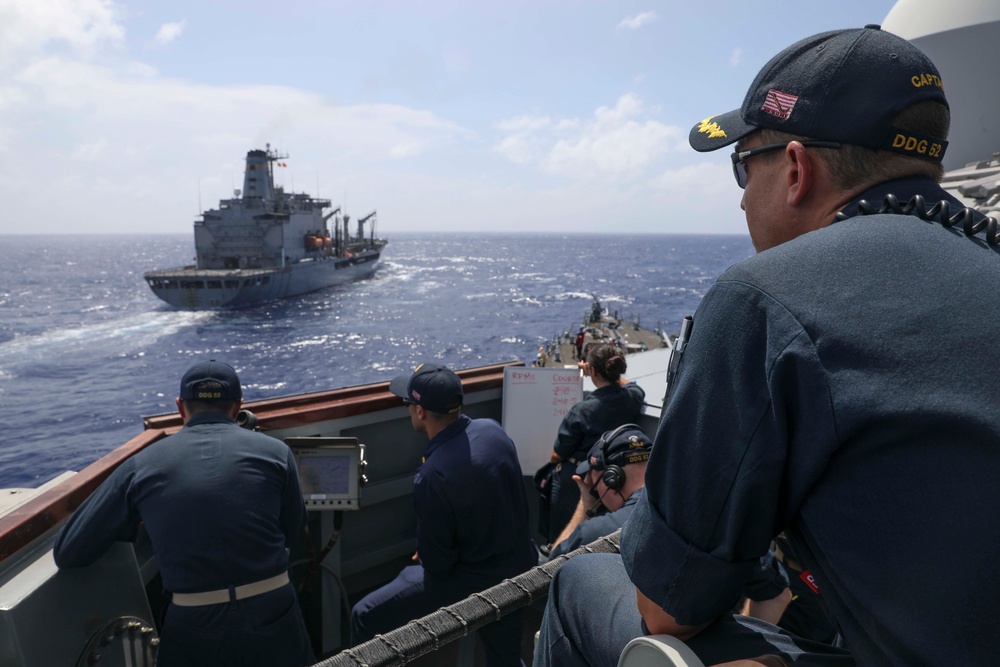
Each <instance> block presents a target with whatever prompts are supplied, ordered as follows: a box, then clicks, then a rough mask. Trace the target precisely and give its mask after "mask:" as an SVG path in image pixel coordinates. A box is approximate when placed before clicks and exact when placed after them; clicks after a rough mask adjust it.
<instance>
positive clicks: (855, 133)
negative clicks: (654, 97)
mask: <svg viewBox="0 0 1000 667" xmlns="http://www.w3.org/2000/svg"><path fill="white" fill-rule="evenodd" d="M927 100H932V101H935V102H940V103H941V104H944V105H945V106H947V104H948V102H947V100H946V99H945V95H944V87H943V85H942V83H941V76H940V74H939V73H938V70H937V67H935V66H934V63H933V62H931V60H930V58H928V57H927V56H926V55H924V53H923V52H922V51H921V50H920V49H918V48H917V47H916V46H914V45H913V44H911V43H910V42H908V41H906V40H905V39H903V38H902V37H898V36H897V35H894V34H892V33H890V32H886V31H884V30H882V29H881V28H880V27H879V26H877V25H869V26H865V27H864V28H852V29H849V30H835V31H831V32H824V33H820V34H818V35H814V36H812V37H807V38H806V39H803V40H801V41H799V42H796V43H795V44H793V45H791V46H789V47H788V48H787V49H785V50H784V51H782V52H781V53H779V54H778V55H776V56H774V57H773V58H771V60H770V61H768V63H767V64H766V65H764V67H763V69H761V70H760V72H759V73H758V74H757V77H756V78H755V79H754V81H753V83H752V84H751V85H750V90H749V91H747V95H746V98H744V100H743V106H741V107H740V108H739V109H736V110H734V111H730V112H728V113H724V114H720V115H718V116H710V117H709V118H706V119H705V120H703V121H701V122H700V123H698V124H697V125H695V126H694V127H693V128H692V129H691V134H690V135H689V137H688V141H689V143H690V144H691V147H692V148H694V149H695V150H696V151H701V152H705V151H714V150H716V149H719V148H722V147H723V146H728V145H729V144H732V143H734V142H736V141H739V140H740V139H742V138H743V137H745V136H747V135H748V134H750V133H751V132H753V131H754V130H757V129H760V128H770V129H772V130H779V131H781V132H787V133H789V134H797V135H800V136H803V137H809V138H812V139H820V140H825V141H838V142H840V143H844V144H853V145H856V146H864V147H866V148H871V149H875V150H879V149H884V150H891V151H895V152H898V153H903V154H906V155H912V156H914V157H921V158H926V159H929V160H934V161H936V162H940V161H941V159H942V158H943V157H944V150H945V148H946V147H947V145H948V142H947V141H945V139H944V137H928V136H924V135H916V134H915V133H913V132H907V131H905V130H901V129H899V128H896V127H894V126H893V125H892V120H893V118H895V117H896V116H897V115H898V114H899V113H900V112H902V111H904V110H906V109H908V108H909V107H911V106H913V105H914V104H917V103H918V102H924V101H927Z"/></svg>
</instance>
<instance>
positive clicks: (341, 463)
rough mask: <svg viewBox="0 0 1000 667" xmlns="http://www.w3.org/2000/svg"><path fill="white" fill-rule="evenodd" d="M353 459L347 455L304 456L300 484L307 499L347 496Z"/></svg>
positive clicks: (300, 465)
mask: <svg viewBox="0 0 1000 667" xmlns="http://www.w3.org/2000/svg"><path fill="white" fill-rule="evenodd" d="M350 475H351V457H350V456H348V455H347V454H342V455H341V454H337V455H333V454H326V455H323V456H302V457H300V458H299V483H300V484H301V485H302V495H303V496H305V497H307V498H308V497H310V496H317V495H324V496H327V495H337V496H346V495H347V493H348V491H349V490H350V479H351V478H350Z"/></svg>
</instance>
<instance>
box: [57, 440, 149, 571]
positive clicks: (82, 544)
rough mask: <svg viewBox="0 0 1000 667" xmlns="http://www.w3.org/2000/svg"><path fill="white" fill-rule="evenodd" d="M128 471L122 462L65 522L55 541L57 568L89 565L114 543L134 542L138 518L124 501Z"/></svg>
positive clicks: (128, 463)
mask: <svg viewBox="0 0 1000 667" xmlns="http://www.w3.org/2000/svg"><path fill="white" fill-rule="evenodd" d="M132 470H133V463H132V461H131V459H129V460H126V461H124V462H122V464H121V465H120V466H118V468H117V469H116V470H115V471H114V472H113V473H111V476H110V477H108V478H107V479H106V480H104V483H103V484H101V485H100V486H99V487H97V490H96V491H94V492H93V493H92V494H90V497H89V498H87V500H85V501H84V502H83V504H82V505H80V507H78V508H77V510H76V512H74V513H73V516H71V517H70V518H69V521H67V522H66V525H65V526H63V527H62V529H61V530H60V531H59V535H58V536H57V537H56V544H55V548H54V550H53V554H52V555H53V557H54V558H55V561H56V565H57V566H59V567H83V566H84V565H90V564H91V563H93V562H94V561H95V560H97V559H98V558H100V557H101V556H102V555H103V554H104V552H105V551H107V550H108V549H109V548H110V547H111V545H112V544H114V543H115V542H131V541H133V540H134V539H135V538H136V533H137V529H138V527H139V515H138V513H137V512H136V511H135V510H134V509H133V508H132V506H131V503H130V502H129V498H128V489H129V484H130V481H131V479H132Z"/></svg>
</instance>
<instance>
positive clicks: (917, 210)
mask: <svg viewBox="0 0 1000 667" xmlns="http://www.w3.org/2000/svg"><path fill="white" fill-rule="evenodd" d="M951 206H952V205H951V202H948V201H939V202H938V203H936V204H934V206H932V207H931V208H930V209H929V210H928V209H927V206H926V204H925V203H924V198H923V195H913V197H912V198H911V199H910V201H908V202H906V203H905V204H900V203H899V200H898V199H897V198H896V195H891V194H890V195H886V196H885V200H884V201H883V202H882V206H881V207H879V208H875V207H874V206H872V205H871V204H869V203H868V202H867V201H866V200H864V199H862V200H861V201H860V202H858V214H859V215H874V214H876V213H895V214H898V215H915V216H916V217H918V218H920V219H921V220H925V221H927V222H937V223H939V224H941V225H944V226H945V227H954V226H955V225H958V224H961V226H962V231H963V232H965V235H966V236H975V235H976V234H978V233H979V232H981V231H983V230H984V229H985V230H986V243H988V244H989V245H990V246H992V247H994V248H996V247H997V246H1000V231H998V230H997V221H996V219H994V218H990V217H986V216H985V215H983V214H982V213H980V212H979V211H976V210H975V209H972V208H969V207H967V206H963V207H962V208H960V209H959V210H958V211H957V212H956V213H955V214H954V215H951ZM851 217H852V216H850V215H847V214H845V213H844V212H843V211H841V212H840V213H838V214H837V217H836V219H835V220H834V222H840V221H841V220H848V219H850V218H851Z"/></svg>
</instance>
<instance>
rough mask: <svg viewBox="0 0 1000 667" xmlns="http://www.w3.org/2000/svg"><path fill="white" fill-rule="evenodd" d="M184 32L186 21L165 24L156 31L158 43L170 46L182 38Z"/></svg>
mask: <svg viewBox="0 0 1000 667" xmlns="http://www.w3.org/2000/svg"><path fill="white" fill-rule="evenodd" d="M182 32H184V21H178V22H176V23H164V24H163V25H161V26H160V29H159V30H158V31H156V41H157V42H159V43H160V44H169V43H171V42H172V41H174V40H175V39H177V38H178V37H180V36H181V33H182Z"/></svg>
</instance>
